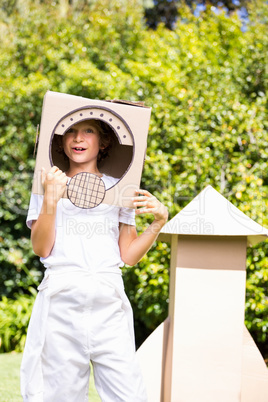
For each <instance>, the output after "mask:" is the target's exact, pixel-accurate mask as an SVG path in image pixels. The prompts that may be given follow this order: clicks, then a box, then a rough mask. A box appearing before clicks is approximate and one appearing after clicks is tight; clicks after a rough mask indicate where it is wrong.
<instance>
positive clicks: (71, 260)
mask: <svg viewBox="0 0 268 402" xmlns="http://www.w3.org/2000/svg"><path fill="white" fill-rule="evenodd" d="M102 180H103V181H104V184H105V187H106V188H109V187H111V185H113V184H115V183H116V181H117V179H114V178H112V177H109V176H106V175H103V176H102ZM42 204H43V196H42V195H37V194H32V195H31V200H30V205H29V210H28V216H27V220H26V222H27V226H28V227H29V228H31V225H32V221H34V220H37V219H38V216H39V214H40V211H41V208H42ZM119 222H121V223H126V224H128V225H135V211H134V209H130V208H121V207H117V206H115V205H107V204H100V205H98V206H97V207H95V208H91V209H81V208H78V207H76V206H74V205H73V204H72V203H71V202H70V200H69V199H66V198H62V199H60V201H59V202H58V205H57V215H56V240H55V244H54V246H53V249H52V251H51V253H50V255H49V256H48V257H47V258H41V259H40V260H41V262H42V263H43V264H44V266H45V267H46V268H48V267H52V266H53V267H55V266H65V267H68V266H70V267H72V268H82V269H87V270H90V271H95V272H97V271H102V272H104V271H105V270H106V269H107V272H110V270H112V269H113V268H115V269H118V267H122V266H123V265H124V263H123V261H122V259H121V257H120V250H119V245H118V240H119Z"/></svg>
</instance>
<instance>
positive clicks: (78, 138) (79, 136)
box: [74, 130, 83, 141]
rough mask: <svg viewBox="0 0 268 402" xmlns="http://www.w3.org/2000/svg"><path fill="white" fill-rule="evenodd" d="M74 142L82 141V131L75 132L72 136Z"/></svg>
mask: <svg viewBox="0 0 268 402" xmlns="http://www.w3.org/2000/svg"><path fill="white" fill-rule="evenodd" d="M74 139H75V141H82V140H83V131H82V130H77V131H76V133H75V136H74Z"/></svg>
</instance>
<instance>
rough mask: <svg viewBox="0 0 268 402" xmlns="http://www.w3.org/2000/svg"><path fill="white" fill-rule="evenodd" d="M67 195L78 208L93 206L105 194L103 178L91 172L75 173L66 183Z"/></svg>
mask: <svg viewBox="0 0 268 402" xmlns="http://www.w3.org/2000/svg"><path fill="white" fill-rule="evenodd" d="M67 195H68V198H69V199H70V201H71V202H72V203H73V204H74V205H75V206H77V207H79V208H84V209H88V208H94V207H96V206H97V205H99V204H100V203H101V202H102V201H103V199H104V196H105V185H104V183H103V180H102V179H101V178H99V177H98V176H96V175H95V174H92V173H87V172H82V173H78V174H77V175H75V176H74V177H73V178H72V179H71V180H70V183H69V185H68V190H67Z"/></svg>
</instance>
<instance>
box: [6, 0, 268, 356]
mask: <svg viewBox="0 0 268 402" xmlns="http://www.w3.org/2000/svg"><path fill="white" fill-rule="evenodd" d="M152 3H153V2H152V1H149V0H148V1H145V0H144V1H142V0H136V1H135V0H131V1H128V0H102V1H96V0H95V1H78V0H77V1H72V2H70V1H66V0H60V1H54V2H53V1H52V2H51V1H34V0H32V1H30V0H23V1H22V0H10V1H8V0H1V1H0V161H1V162H0V163H1V177H0V295H1V296H2V301H0V341H1V342H0V351H1V352H9V351H12V350H15V351H18V352H19V351H22V350H23V346H24V342H25V336H26V329H27V324H28V321H29V317H30V313H31V308H32V305H33V301H34V297H35V295H36V287H37V284H38V283H39V281H40V280H41V278H42V275H43V269H42V267H41V264H40V262H39V259H38V258H37V257H36V256H35V255H34V254H33V252H32V249H31V244H30V240H29V237H30V232H29V230H28V229H27V228H26V225H25V218H26V214H27V207H28V202H29V197H30V191H31V182H32V178H33V170H34V165H35V159H34V157H33V152H34V143H35V137H36V129H37V125H38V124H39V122H40V117H41V109H42V100H43V97H44V95H45V93H46V91H47V90H53V91H58V92H65V93H69V94H73V95H79V96H84V97H88V98H91V99H114V98H116V99H127V100H132V101H140V100H141V101H145V103H146V105H147V106H150V107H152V117H151V123H150V129H149V136H148V149H147V155H146V159H145V165H144V171H143V176H142V183H141V187H142V188H145V189H147V190H149V191H150V192H152V193H154V194H155V195H156V196H157V197H158V198H159V199H160V200H161V201H162V202H163V203H165V204H166V205H167V207H168V208H169V213H170V218H172V217H173V216H174V215H175V214H176V213H178V212H179V211H180V210H181V209H182V208H183V207H184V206H185V205H186V204H188V203H189V202H190V201H191V200H192V199H193V198H194V197H195V196H196V195H197V194H198V193H199V192H200V191H201V190H202V189H203V188H204V187H206V186H207V185H208V184H210V185H212V186H213V187H214V188H215V189H216V190H218V191H219V192H220V193H221V194H222V195H223V196H224V197H226V198H227V199H228V200H229V201H230V202H232V203H233V204H234V205H236V206H237V207H238V208H239V209H240V210H241V211H243V212H244V213H245V214H246V215H248V216H250V217H251V218H252V219H253V220H255V221H256V222H258V223H260V224H261V225H263V226H266V227H267V226H268V213H267V207H268V198H267V193H268V191H267V189H268V131H267V130H268V122H267V109H268V97H267V86H268V71H267V60H268V36H267V28H268V5H267V2H266V1H264V0H257V1H254V2H248V3H247V13H245V9H243V10H244V13H241V9H239V10H231V11H229V12H228V10H226V9H225V7H223V6H222V7H221V8H219V7H214V6H212V7H211V6H207V7H202V8H200V7H199V8H198V7H195V5H192V7H191V8H190V7H188V6H187V5H185V4H182V3H181V2H174V1H173V2H172V4H173V5H174V4H175V3H176V18H173V20H172V22H171V23H170V21H169V23H167V18H166V17H163V16H162V17H161V18H160V21H162V22H159V20H158V21H157V23H155V24H153V23H149V17H148V15H150V16H151V17H150V18H152V15H154V14H153V13H152V11H153V10H154V8H153V7H152V5H153V4H152ZM158 3H164V1H162V2H161V1H159V2H158ZM166 3H169V2H168V1H166ZM172 15H173V16H174V14H172ZM146 16H147V20H146ZM155 21H156V20H155ZM150 219H151V218H150V217H148V219H145V218H137V226H138V230H140V229H142V228H143V227H145V226H146V225H148V222H150ZM169 257H170V246H169V244H166V243H163V242H157V243H156V244H155V246H154V247H153V249H152V250H151V251H150V252H149V253H148V255H147V256H145V257H144V258H143V259H142V260H141V262H140V263H139V264H138V265H136V266H135V267H132V268H130V267H125V268H124V269H123V271H124V280H125V285H126V291H127V294H128V296H129V298H130V301H131V303H132V306H133V309H134V315H135V327H136V337H137V345H140V344H141V342H142V341H143V340H144V339H145V338H146V337H147V336H148V335H149V334H150V333H151V331H152V330H154V328H156V326H157V325H158V324H160V323H161V322H162V321H163V320H164V319H165V318H166V316H167V310H168V286H169V271H168V269H169ZM267 288H268V243H267V242H266V243H262V244H259V245H257V246H255V247H253V248H250V249H249V250H248V258H247V289H246V307H245V308H246V317H245V322H246V325H247V327H248V329H249V330H250V332H251V334H252V335H253V337H254V339H255V341H256V342H257V343H258V346H259V348H260V350H261V352H262V354H263V356H264V357H266V358H267V356H268V347H267V337H268V336H267V334H268V297H267ZM226 297H227V298H228V291H226ZM211 302H212V303H213V300H212V301H211ZM219 314H220V312H219ZM196 331H198V328H196Z"/></svg>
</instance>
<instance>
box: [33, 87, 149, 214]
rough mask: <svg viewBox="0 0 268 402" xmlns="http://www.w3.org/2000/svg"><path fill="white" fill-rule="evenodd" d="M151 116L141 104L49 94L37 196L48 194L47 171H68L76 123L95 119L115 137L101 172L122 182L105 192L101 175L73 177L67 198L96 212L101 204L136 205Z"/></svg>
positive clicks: (100, 165)
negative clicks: (65, 144) (65, 142)
mask: <svg viewBox="0 0 268 402" xmlns="http://www.w3.org/2000/svg"><path fill="white" fill-rule="evenodd" d="M150 113H151V109H150V108H147V107H143V106H141V105H140V104H139V103H138V104H136V103H132V102H125V101H100V100H92V99H87V98H83V97H79V96H74V95H67V94H61V93H57V92H51V91H48V92H47V93H46V95H45V97H44V102H43V109H42V118H41V125H40V135H39V141H38V152H37V158H36V167H35V175H34V182H33V193H36V194H43V188H42V184H41V169H42V167H44V168H45V169H46V170H49V169H50V168H51V166H53V165H56V166H58V167H59V168H60V169H61V170H63V171H66V170H67V169H68V166H69V162H68V158H67V157H66V155H65V154H64V152H63V150H62V147H61V140H62V136H64V134H65V133H66V132H67V131H68V130H69V129H70V127H72V126H73V125H74V124H77V123H80V122H84V121H91V123H92V124H97V125H98V128H99V131H101V132H102V134H103V135H104V136H106V138H107V137H109V145H110V146H109V148H110V149H109V152H108V156H107V157H106V158H105V159H102V160H100V161H99V162H98V168H99V170H100V171H101V173H104V174H106V175H108V176H112V177H114V178H117V179H118V180H117V181H116V184H114V185H113V186H111V187H110V188H105V185H104V183H103V180H102V179H100V178H99V177H98V176H96V175H93V174H90V173H83V174H82V173H80V174H78V175H76V176H74V177H73V178H72V179H71V181H70V183H69V184H68V186H67V188H66V192H65V194H64V197H68V198H70V200H71V201H72V202H73V203H74V204H75V205H77V206H79V207H81V208H92V207H95V206H97V205H99V204H100V203H101V202H104V203H106V204H114V205H118V206H125V207H131V206H132V204H131V200H130V198H131V197H132V196H133V195H134V194H135V190H136V189H137V188H139V185H140V179H141V173H142V168H143V162H144V156H145V152H146V144H147V135H148V127H149V120H150Z"/></svg>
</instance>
